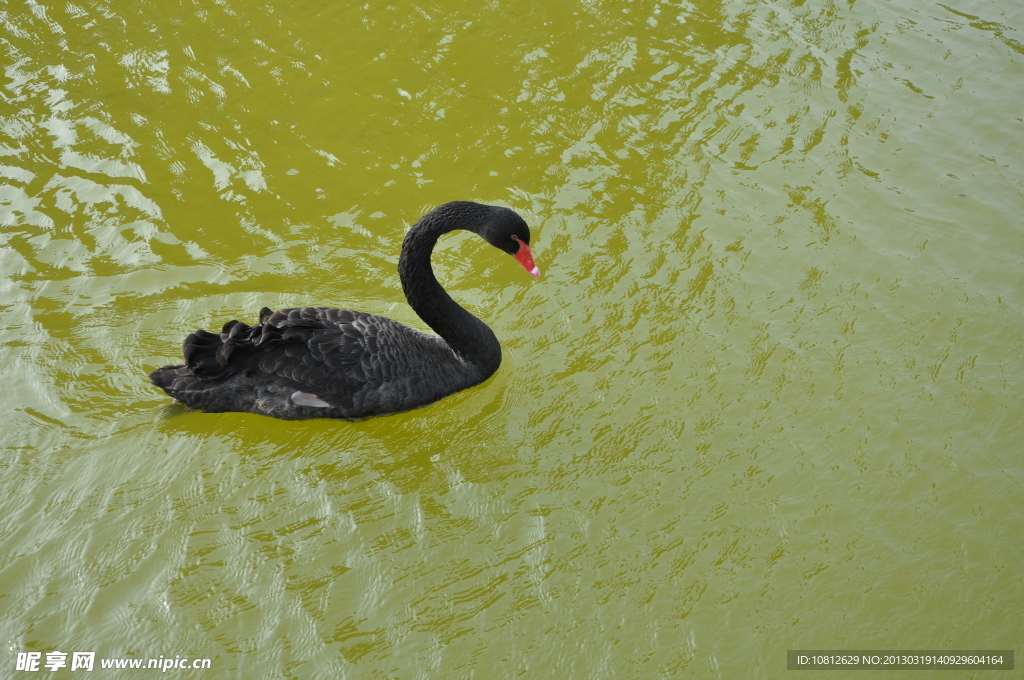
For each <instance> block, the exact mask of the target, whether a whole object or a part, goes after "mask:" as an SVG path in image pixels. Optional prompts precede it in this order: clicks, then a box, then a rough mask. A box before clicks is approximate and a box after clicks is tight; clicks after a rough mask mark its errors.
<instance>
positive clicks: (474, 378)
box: [149, 201, 540, 420]
mask: <svg viewBox="0 0 1024 680" xmlns="http://www.w3.org/2000/svg"><path fill="white" fill-rule="evenodd" d="M455 229H466V230H468V231H472V232H474V233H476V234H478V235H479V236H480V237H482V238H483V239H484V240H485V241H487V242H488V243H490V244H491V245H492V246H494V247H496V248H500V249H501V250H504V251H505V252H506V253H508V254H510V255H512V256H513V257H514V258H516V260H518V261H519V263H520V264H522V265H523V267H524V268H525V269H526V271H528V272H529V273H530V274H531V275H533V277H534V278H537V277H539V276H540V271H539V270H538V269H537V266H536V265H535V264H534V263H533V254H532V253H531V252H530V245H529V244H530V228H529V227H528V226H526V222H524V221H523V218H522V217H520V216H519V215H517V214H516V213H515V212H513V211H511V210H509V209H508V208H502V207H498V206H489V205H481V204H479V203H469V202H465V201H455V202H452V203H445V204H444V205H442V206H439V207H437V208H435V209H434V210H432V211H430V212H429V213H427V214H426V215H424V216H423V217H422V218H420V220H419V221H418V222H417V223H416V224H415V225H413V227H412V229H410V230H409V233H407V234H406V236H405V241H404V242H403V244H402V255H401V257H400V258H399V260H398V273H399V276H400V277H401V279H402V289H403V290H404V291H405V297H406V299H408V301H409V305H410V306H412V308H413V310H414V311H415V312H416V313H417V314H418V315H419V316H420V318H421V319H423V321H425V322H426V323H427V325H428V326H430V327H431V328H433V329H434V330H435V331H436V332H437V334H438V335H439V336H441V337H437V335H430V334H427V333H422V332H420V331H418V330H415V329H413V328H409V327H408V326H405V325H403V324H400V323H398V322H397V321H392V320H391V319H388V318H385V317H383V316H377V315H376V314H365V313H363V312H352V311H349V310H347V309H328V308H325V307H303V308H301V309H282V310H280V311H278V312H272V311H270V309H269V308H266V307H264V308H263V309H262V310H260V321H259V323H258V324H256V325H255V326H247V325H245V324H244V323H240V322H238V321H229V322H228V323H226V324H225V325H224V329H223V330H222V331H221V332H220V333H210V332H208V331H204V330H197V331H196V332H195V333H192V334H191V335H189V336H188V337H187V338H185V342H184V343H183V345H182V350H183V352H184V355H185V364H184V365H183V366H166V367H164V368H161V369H159V370H157V371H153V372H152V373H150V374H149V379H150V380H151V381H152V382H153V384H154V385H156V386H157V387H159V388H160V389H162V390H163V391H165V392H166V393H167V394H169V395H171V396H172V397H174V398H175V399H177V400H178V401H180V402H183V403H184V404H185V405H187V406H188V407H189V408H191V409H203V410H204V411H207V412H210V413H219V412H224V411H247V412H249V413H258V414H262V415H267V416H272V417H274V418H284V419H287V420H299V419H302V418H345V419H349V420H355V419H358V418H366V417H369V416H378V415H385V414H389V413H398V412H401V411H408V410H410V409H414V408H417V407H420V406H426V405H427V404H430V403H433V402H435V401H437V400H438V399H441V398H443V397H446V396H448V395H450V394H454V393H455V392H458V391H459V390H464V389H466V388H467V387H472V386H473V385H478V384H480V383H482V382H483V381H484V380H486V379H487V378H489V377H490V376H491V375H492V374H493V373H494V372H495V371H496V370H498V366H499V365H500V364H501V345H499V344H498V340H497V338H495V337H494V333H492V332H491V329H490V328H488V327H487V325H486V324H485V323H484V322H482V321H480V319H478V318H476V317H475V316H473V315H472V314H470V313H469V312H467V311H466V310H465V309H463V308H462V307H460V306H459V305H458V303H456V302H455V301H454V300H452V298H451V297H450V296H449V295H448V293H447V292H445V290H444V288H442V287H441V284H440V283H438V282H437V279H436V278H435V277H434V271H433V269H432V268H431V266H430V254H431V252H432V251H433V249H434V244H435V243H437V239H438V238H439V237H440V236H441V235H442V234H445V233H447V232H449V231H453V230H455Z"/></svg>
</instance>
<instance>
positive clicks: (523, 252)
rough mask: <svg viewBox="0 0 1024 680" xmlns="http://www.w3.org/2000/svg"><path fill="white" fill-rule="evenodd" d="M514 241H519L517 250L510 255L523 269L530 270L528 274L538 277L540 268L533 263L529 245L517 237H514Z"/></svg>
mask: <svg viewBox="0 0 1024 680" xmlns="http://www.w3.org/2000/svg"><path fill="white" fill-rule="evenodd" d="M513 238H515V237H513ZM516 241H518V242H519V250H517V251H516V254H515V255H513V256H512V257H514V258H516V259H517V260H518V261H519V264H521V265H523V269H525V270H526V271H528V272H530V276H532V277H533V278H535V279H536V278H540V270H539V269H537V265H536V264H534V263H533V253H531V252H530V246H528V245H526V244H525V243H523V242H522V241H520V240H519V239H516Z"/></svg>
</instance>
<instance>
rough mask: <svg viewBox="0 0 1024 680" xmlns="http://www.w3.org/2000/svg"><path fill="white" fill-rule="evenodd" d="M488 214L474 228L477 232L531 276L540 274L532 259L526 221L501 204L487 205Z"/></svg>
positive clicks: (535, 276)
mask: <svg viewBox="0 0 1024 680" xmlns="http://www.w3.org/2000/svg"><path fill="white" fill-rule="evenodd" d="M487 207H488V208H490V215H489V216H488V219H485V220H484V221H483V223H482V224H481V225H480V226H479V228H478V229H477V230H476V231H477V233H478V234H480V236H481V237H483V239H484V240H485V241H487V242H488V243H490V244H491V245H492V246H494V247H495V248H500V249H501V250H504V251H505V252H506V253H508V254H509V255H511V256H512V257H514V258H516V261H517V262H519V264H521V265H523V269H525V270H526V271H527V272H529V273H530V276H532V277H533V278H535V279H536V278H538V277H539V276H540V269H538V268H537V265H536V264H535V263H534V261H533V253H532V252H531V251H530V227H529V226H527V224H526V221H525V220H524V219H523V218H522V217H520V216H519V214H518V213H516V212H515V211H513V210H509V209H508V208H503V207H501V206H487Z"/></svg>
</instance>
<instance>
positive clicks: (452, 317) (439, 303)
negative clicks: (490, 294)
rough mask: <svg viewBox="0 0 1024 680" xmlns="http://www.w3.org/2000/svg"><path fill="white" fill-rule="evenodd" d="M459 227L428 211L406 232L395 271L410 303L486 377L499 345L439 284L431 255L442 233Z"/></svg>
mask: <svg viewBox="0 0 1024 680" xmlns="http://www.w3.org/2000/svg"><path fill="white" fill-rule="evenodd" d="M458 228H460V227H457V226H454V225H452V224H451V222H450V220H446V219H444V218H443V217H441V218H440V219H438V218H437V216H435V215H433V214H430V215H427V216H426V217H424V218H422V219H421V220H420V221H419V222H417V223H416V224H415V225H414V226H413V228H412V229H410V230H409V233H407V234H406V235H405V242H404V243H403V244H402V255H401V257H400V258H399V260H398V274H399V276H400V277H401V279H402V290H404V291H405V297H406V299H408V300H409V305H410V306H411V307H412V308H413V310H414V311H415V312H416V313H417V314H418V315H419V317H420V318H421V319H423V321H424V322H426V324H427V325H428V326H430V327H431V328H433V329H434V331H435V332H436V333H437V334H438V335H440V336H441V337H442V338H444V340H445V342H447V343H448V346H449V347H451V348H452V349H453V350H454V351H455V353H456V354H458V355H459V356H460V357H461V358H462V359H463V360H465V361H467V362H469V363H471V364H473V365H474V366H476V367H477V369H478V370H480V371H481V373H482V374H483V377H484V378H486V377H487V376H490V375H491V374H492V373H494V372H495V371H496V370H498V366H499V365H500V364H501V345H500V344H499V343H498V339H497V338H496V337H494V333H493V332H492V331H491V329H490V328H488V326H487V324H485V323H484V322H483V321H481V320H480V319H478V318H476V317H475V316H473V315H472V314H470V313H469V312H468V311H466V310H465V309H463V308H462V307H461V306H460V305H459V304H458V303H457V302H455V300H453V299H452V298H451V296H450V295H448V293H447V291H445V289H444V288H442V287H441V284H440V283H438V281H437V277H435V276H434V270H433V268H432V267H431V266H430V255H431V253H432V252H433V251H434V245H435V244H436V243H437V239H438V238H440V237H441V235H442V234H446V233H448V232H449V231H454V230H455V229H458Z"/></svg>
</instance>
